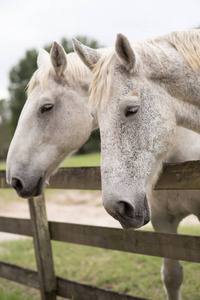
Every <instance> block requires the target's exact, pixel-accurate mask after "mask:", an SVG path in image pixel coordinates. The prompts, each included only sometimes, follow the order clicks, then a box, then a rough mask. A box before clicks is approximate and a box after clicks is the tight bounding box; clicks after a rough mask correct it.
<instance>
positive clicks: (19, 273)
mask: <svg viewBox="0 0 200 300" xmlns="http://www.w3.org/2000/svg"><path fill="white" fill-rule="evenodd" d="M0 277H1V278H5V279H8V280H11V281H14V282H17V283H20V284H23V285H25V286H28V287H32V288H35V289H38V290H39V289H40V285H39V280H38V273H37V272H36V271H35V270H31V269H27V268H23V267H19V266H16V265H13V264H8V263H5V262H1V261H0ZM56 280H57V283H58V290H57V296H60V297H69V298H70V299H71V297H72V296H73V299H74V300H78V299H81V300H88V299H90V300H93V299H94V300H104V299H105V300H107V299H109V300H148V299H144V298H140V297H134V296H131V295H125V294H122V293H117V292H113V291H110V290H104V289H102V288H98V287H96V286H93V285H87V284H81V283H79V282H76V281H72V280H68V279H64V278H62V277H56Z"/></svg>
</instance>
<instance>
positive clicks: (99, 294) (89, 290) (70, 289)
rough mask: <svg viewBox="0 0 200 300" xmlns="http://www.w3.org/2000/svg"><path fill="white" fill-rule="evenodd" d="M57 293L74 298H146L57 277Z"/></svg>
mask: <svg viewBox="0 0 200 300" xmlns="http://www.w3.org/2000/svg"><path fill="white" fill-rule="evenodd" d="M57 283H58V292H57V295H58V296H61V297H67V298H69V299H74V300H108V299H109V300H148V299H145V298H140V297H135V296H131V295H125V294H122V293H118V292H113V291H110V290H105V289H102V288H98V287H96V286H92V285H87V284H81V283H77V282H75V281H72V280H68V279H64V278H61V277H57Z"/></svg>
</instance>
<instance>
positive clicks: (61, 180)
mask: <svg viewBox="0 0 200 300" xmlns="http://www.w3.org/2000/svg"><path fill="white" fill-rule="evenodd" d="M0 188H9V186H8V185H7V183H6V179H5V171H2V170H0ZM47 188H54V189H88V190H100V189H101V176H100V168H99V167H82V168H60V169H59V170H58V172H57V173H56V174H55V175H53V176H52V177H51V179H50V185H49V186H48V187H47ZM155 189H162V190H163V189H169V190H171V189H175V190H177V189H178V190H179V189H189V190H190V189H200V161H188V162H184V163H179V164H166V165H164V167H163V173H162V174H161V176H160V178H159V180H158V182H157V184H156V187H155Z"/></svg>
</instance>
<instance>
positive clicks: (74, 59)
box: [27, 53, 90, 96]
mask: <svg viewBox="0 0 200 300" xmlns="http://www.w3.org/2000/svg"><path fill="white" fill-rule="evenodd" d="M66 72H67V73H68V74H69V76H70V77H71V79H72V80H73V81H76V80H82V79H83V78H84V77H85V76H90V71H89V69H88V68H87V67H86V66H85V65H84V63H83V62H82V61H81V59H80V58H79V56H78V55H77V54H76V53H69V54H68V55H67V69H66ZM52 73H54V70H53V66H52V64H51V61H50V57H49V60H48V61H47V62H45V63H43V64H42V65H41V66H40V67H39V68H38V69H37V70H36V71H35V72H34V74H33V76H32V77H31V79H30V81H29V83H28V86H27V94H28V96H29V95H30V93H31V92H32V91H33V89H34V88H35V86H36V85H37V84H40V87H41V88H42V90H44V89H45V88H47V87H48V82H49V81H48V79H49V76H50V75H51V74H52Z"/></svg>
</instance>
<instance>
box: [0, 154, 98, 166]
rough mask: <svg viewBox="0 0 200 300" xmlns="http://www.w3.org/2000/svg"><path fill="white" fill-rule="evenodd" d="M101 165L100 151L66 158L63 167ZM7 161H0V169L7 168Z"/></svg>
mask: <svg viewBox="0 0 200 300" xmlns="http://www.w3.org/2000/svg"><path fill="white" fill-rule="evenodd" d="M99 165H100V153H92V154H82V155H73V156H71V157H70V158H69V159H66V160H64V162H63V163H62V164H61V167H85V166H88V167H92V166H99ZM5 168H6V163H5V161H1V162H0V170H5Z"/></svg>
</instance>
